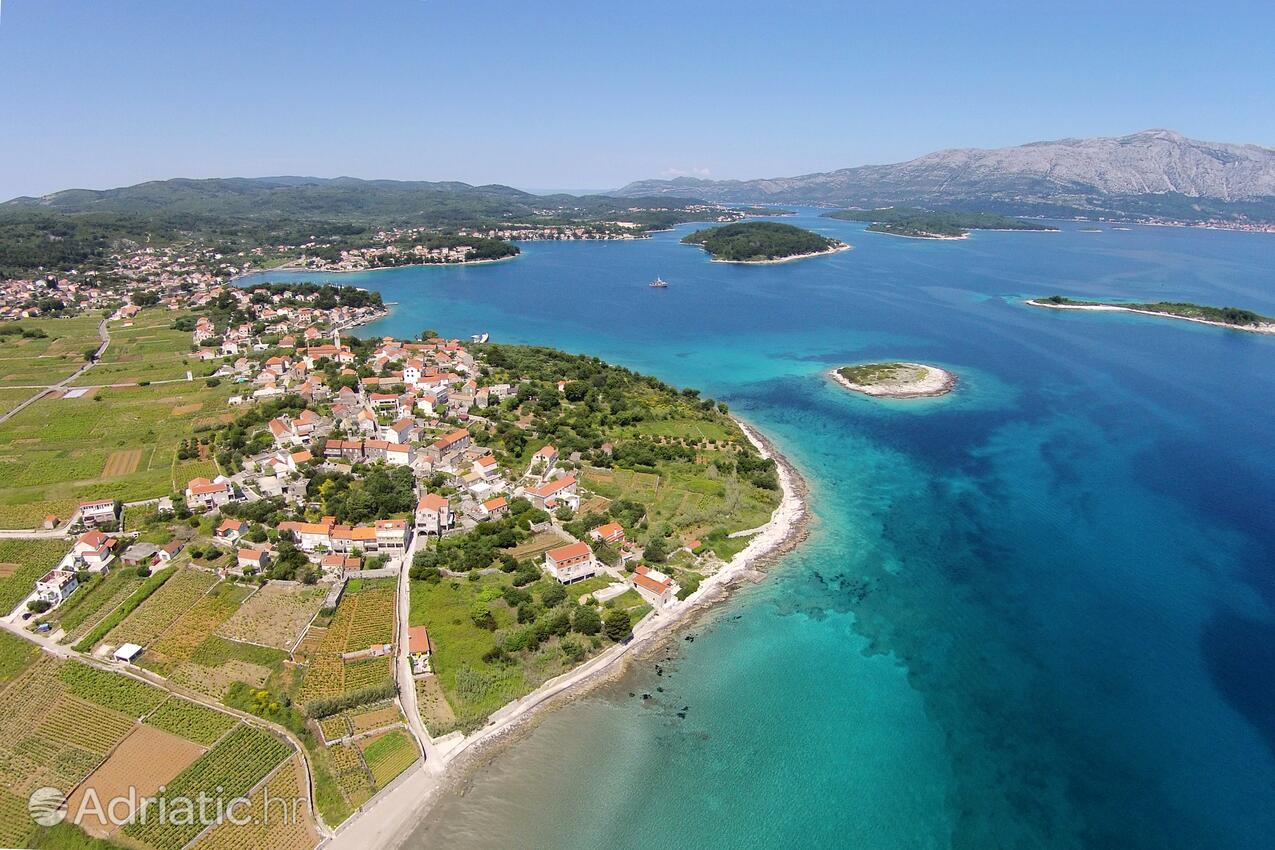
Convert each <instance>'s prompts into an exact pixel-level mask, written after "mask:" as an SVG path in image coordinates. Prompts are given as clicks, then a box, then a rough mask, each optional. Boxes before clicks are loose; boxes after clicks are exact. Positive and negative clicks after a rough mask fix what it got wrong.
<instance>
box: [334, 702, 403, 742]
mask: <svg viewBox="0 0 1275 850" xmlns="http://www.w3.org/2000/svg"><path fill="white" fill-rule="evenodd" d="M345 713H346V714H347V715H348V716H349V718H350V728H351V729H352V730H353V731H354V734H355V735H361V734H362V733H364V732H371V731H372V730H374V729H382V728H384V727H386V726H389V725H390V724H393V723H398V722H399V721H401V720H402V719H403V715H402V714H401V713H400V712H399V710H398V705H397V704H395V703H394V702H392V701H391V702H385V703H377V704H376V705H365V706H361V707H359V708H356V709H353V710H351V711H348V712H345Z"/></svg>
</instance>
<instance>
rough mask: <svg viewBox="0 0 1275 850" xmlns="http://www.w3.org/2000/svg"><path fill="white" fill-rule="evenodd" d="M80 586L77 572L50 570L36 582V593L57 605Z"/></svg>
mask: <svg viewBox="0 0 1275 850" xmlns="http://www.w3.org/2000/svg"><path fill="white" fill-rule="evenodd" d="M79 586H80V583H79V581H77V580H76V578H75V573H73V572H71V571H69V570H50V571H49V572H47V573H45V575H44V578H42V579H40V580H39V581H37V582H36V583H35V595H36V596H38V597H39V598H40V599H43V600H44V601H45V602H48V603H49V604H51V605H57V604H58V603H60V602H61V601H62V600H63V599H66V598H67V597H68V596H70V595H71V593H72V591H74V590H75V589H76V588H77V587H79Z"/></svg>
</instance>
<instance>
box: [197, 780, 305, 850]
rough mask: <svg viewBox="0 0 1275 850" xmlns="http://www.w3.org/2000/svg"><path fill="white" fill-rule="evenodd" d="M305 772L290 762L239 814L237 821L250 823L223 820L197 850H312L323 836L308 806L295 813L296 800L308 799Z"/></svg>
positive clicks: (237, 813)
mask: <svg viewBox="0 0 1275 850" xmlns="http://www.w3.org/2000/svg"><path fill="white" fill-rule="evenodd" d="M303 771H304V768H303V767H302V766H301V764H300V762H299V761H298V760H297V759H295V758H293V759H291V760H289V761H288V763H287V764H285V765H284V766H283V767H281V768H279V770H278V771H277V772H276V773H275V775H274V776H272V777H270V781H269V782H267V783H266V784H265V785H264V786H262V788H261V790H259V791H258V792H257V793H255V794H253V795H252V797H251V798H250V803H249V807H248V809H247V810H246V811H239V812H236V817H237V818H239V817H242V818H245V819H247V820H248V823H246V824H244V825H242V826H239V825H236V824H234V823H231V822H230V821H222V822H221V823H220V824H218V825H217V826H215V827H213V829H212V830H211V831H209V833H208V834H207V835H205V836H204V837H203V838H201V839H200V840H199V841H198V842H197V843H196V844H195V846H194V850H244V848H251V847H269V848H271V850H310V848H311V847H314V845H315V844H317V843H318V841H319V836H318V834H317V833H316V832H315V829H314V826H313V824H312V823H311V822H310V818H309V816H308V812H306V811H305V807H304V806H301V807H299V810H298V811H295V812H294V811H293V809H292V803H293V801H295V800H304V799H305V786H304V784H303V783H304V773H303ZM267 801H268V802H267ZM284 806H287V811H286V813H285V811H284V809H283V807H284Z"/></svg>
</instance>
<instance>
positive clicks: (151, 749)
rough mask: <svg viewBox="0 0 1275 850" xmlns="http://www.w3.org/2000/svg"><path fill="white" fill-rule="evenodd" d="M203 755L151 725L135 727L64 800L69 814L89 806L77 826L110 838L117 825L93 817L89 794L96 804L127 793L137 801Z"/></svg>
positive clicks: (93, 811)
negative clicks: (83, 803)
mask: <svg viewBox="0 0 1275 850" xmlns="http://www.w3.org/2000/svg"><path fill="white" fill-rule="evenodd" d="M203 754H204V748H203V747H201V746H199V745H198V744H195V743H193V742H191V741H186V740H183V739H182V738H178V737H177V736H175V735H170V734H169V733H167V732H163V731H161V730H159V729H156V728H154V727H153V726H138V727H137V728H136V729H135V730H134V731H133V733H132V734H131V735H129V736H128V737H127V738H125V739H124V741H123V742H122V743H121V744H120V745H119V746H118V747H116V748H115V751H114V752H112V753H111V755H110V757H109V758H108V759H107V760H106V761H104V762H102V764H101V765H100V766H99V767H98V768H97V769H96V770H94V771H93V773H92V774H91V775H90V776H89V777H88V778H87V779H85V780H84V782H83V784H81V785H80V786H79V787H77V788H76V789H75V791H74V792H73V793H72V794H71V796H70V798H68V800H67V807H68V811H76V810H79V809H80V806H81V803H82V802H86V803H88V805H85V806H84V809H83V811H82V813H83V815H84V817H83V818H81V820H80V821H79V826H80V827H81V828H82V829H83V830H84V831H85V832H87V833H89V834H90V835H93V836H97V837H99V838H105V837H107V836H110V835H111V834H113V833H114V832H115V831H116V829H117V828H118V825H117V824H115V823H113V822H111V821H110V820H109V819H108V818H104V817H97V816H96V815H97V814H100V812H96V811H95V807H94V806H93V805H92V800H85V797H86V796H87V795H88V794H90V793H91V794H93V795H95V796H96V797H97V799H98V800H99V801H104V800H110V799H112V798H114V797H116V796H127V795H128V793H129V791H130V790H132V791H133V793H135V794H136V795H137V797H139V798H144V797H149V796H152V795H154V794H155V793H157V792H158V791H159V789H160V787H161V786H163V785H165V784H166V783H168V782H169V781H170V780H172V778H173V777H174V776H176V775H177V774H179V773H181V772H182V771H183V770H185V769H186V768H187V767H188V766H189V765H190V764H192V763H193V762H194V761H195V760H196V759H197V758H199V757H200V756H202V755H203Z"/></svg>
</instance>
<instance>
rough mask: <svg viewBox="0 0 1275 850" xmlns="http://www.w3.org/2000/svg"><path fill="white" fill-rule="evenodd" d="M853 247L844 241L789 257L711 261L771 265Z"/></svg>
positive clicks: (745, 264) (716, 261)
mask: <svg viewBox="0 0 1275 850" xmlns="http://www.w3.org/2000/svg"><path fill="white" fill-rule="evenodd" d="M695 247H697V248H700V249H701V250H702V249H703V246H700V245H697V246H695ZM853 247H854V246H853V245H849V244H847V243H845V242H841V243H839V246H838V247H836V248H829V249H828V250H826V251H813V252H811V253H809V254H793V255H792V256H791V257H778V258H776V259H774V260H719V259H717V258H716V257H714V258H713V262H714V263H734V264H735V265H737V266H773V265H777V264H779V263H792V262H795V261H797V260H808V259H810V258H811V257H827V256H829V255H830V254H839V253H841V252H842V251H849V250H851V249H852V248H853Z"/></svg>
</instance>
